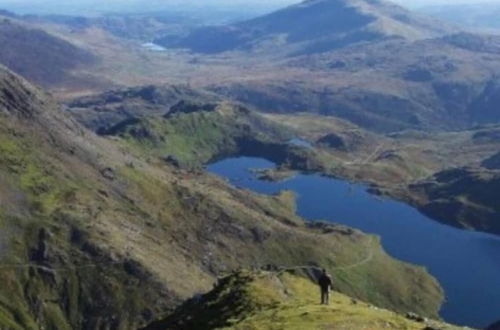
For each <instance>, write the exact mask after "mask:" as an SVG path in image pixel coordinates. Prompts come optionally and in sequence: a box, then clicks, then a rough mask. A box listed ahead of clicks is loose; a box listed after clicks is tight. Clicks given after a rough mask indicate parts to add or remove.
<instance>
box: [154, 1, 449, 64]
mask: <svg viewBox="0 0 500 330" xmlns="http://www.w3.org/2000/svg"><path fill="white" fill-rule="evenodd" d="M449 31H451V29H450V28H448V27H446V26H445V25H444V24H440V23H437V22H434V21H433V20H431V19H427V18H424V17H419V16H418V15H415V14H413V13H410V12H409V11H407V10H405V9H403V8H402V7H399V6H396V5H394V4H392V3H390V2H386V1H383V0H375V1H367V0H308V1H304V2H302V3H300V4H297V5H292V6H290V7H288V8H285V9H282V10H279V11H276V12H274V13H271V14H269V15H266V16H262V17H259V18H256V19H252V20H249V21H244V22H241V23H237V24H233V25H228V26H213V27H205V28H199V29H197V30H194V31H193V32H192V33H190V34H189V35H187V36H186V37H184V38H181V39H178V40H176V39H175V38H174V40H172V38H171V37H167V38H163V39H159V40H157V42H158V43H160V44H162V45H165V46H167V47H181V48H190V49H191V50H193V51H194V52H200V53H219V52H224V51H230V50H257V51H258V50H260V51H262V50H264V51H269V50H272V52H273V53H276V52H278V53H282V52H283V50H285V51H286V52H289V53H293V54H299V53H302V54H309V53H317V52H324V51H328V50H332V49H336V48H342V47H345V46H349V45H353V44H357V43H363V42H370V41H376V40H382V39H385V38H392V37H398V38H405V39H409V40H416V39H422V38H428V37H433V36H438V35H441V34H444V33H445V32H449Z"/></svg>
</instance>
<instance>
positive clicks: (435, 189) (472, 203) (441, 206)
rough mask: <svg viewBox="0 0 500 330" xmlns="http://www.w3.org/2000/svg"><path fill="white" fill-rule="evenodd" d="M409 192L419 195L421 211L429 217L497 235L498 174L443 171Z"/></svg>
mask: <svg viewBox="0 0 500 330" xmlns="http://www.w3.org/2000/svg"><path fill="white" fill-rule="evenodd" d="M410 189H411V191H412V192H413V193H415V194H416V195H417V196H421V198H422V199H419V200H418V204H419V205H421V207H420V209H421V210H422V212H424V213H426V214H429V215H430V216H431V217H433V218H435V219H438V220H441V221H443V222H445V223H447V224H450V225H453V226H457V227H461V228H467V229H473V230H480V231H486V232H490V233H494V234H500V221H499V219H498V214H499V213H500V206H499V204H498V193H499V192H500V173H499V172H498V171H487V170H484V169H481V168H460V169H451V170H446V171H443V172H440V173H437V174H436V175H435V176H434V177H433V178H432V179H431V180H428V181H424V182H421V183H418V184H415V185H412V186H411V187H410ZM417 199H418V198H417Z"/></svg>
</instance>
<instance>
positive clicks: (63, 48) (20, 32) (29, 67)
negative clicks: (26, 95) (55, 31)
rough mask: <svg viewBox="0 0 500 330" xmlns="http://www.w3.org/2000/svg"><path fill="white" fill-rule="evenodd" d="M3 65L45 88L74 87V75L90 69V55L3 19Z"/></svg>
mask: <svg viewBox="0 0 500 330" xmlns="http://www.w3.org/2000/svg"><path fill="white" fill-rule="evenodd" d="M0 45H1V47H0V64H3V65H5V66H6V67H8V68H9V69H11V70H12V71H14V72H16V73H18V74H20V75H22V76H23V77H25V78H27V79H29V80H31V81H32V82H35V83H37V84H40V85H43V86H54V85H59V86H60V85H63V84H71V83H72V82H74V80H75V78H73V77H72V76H71V71H72V70H75V69H78V68H81V67H82V66H90V65H92V64H94V63H95V62H96V61H97V58H96V57H95V56H94V55H93V54H91V53H90V52H88V51H86V50H83V49H81V48H78V47H77V46H75V45H73V44H71V43H69V42H67V41H65V40H63V39H61V38H58V37H56V36H54V35H51V34H49V33H47V32H45V31H43V30H41V29H39V28H36V27H33V26H31V25H29V24H26V23H24V22H21V21H18V20H17V19H13V18H5V17H4V18H2V17H0Z"/></svg>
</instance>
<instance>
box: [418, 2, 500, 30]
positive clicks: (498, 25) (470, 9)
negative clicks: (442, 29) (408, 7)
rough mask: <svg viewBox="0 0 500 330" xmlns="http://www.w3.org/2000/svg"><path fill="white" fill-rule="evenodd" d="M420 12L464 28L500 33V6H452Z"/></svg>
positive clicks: (433, 7) (421, 10)
mask: <svg viewBox="0 0 500 330" xmlns="http://www.w3.org/2000/svg"><path fill="white" fill-rule="evenodd" d="M419 11H420V12H422V13H424V14H427V15H432V16H434V17H436V18H438V19H442V20H444V21H448V22H451V23H454V24H457V25H460V26H461V27H464V28H473V29H483V30H484V29H486V30H491V31H492V32H495V30H496V31H498V32H500V19H499V17H500V4H495V3H488V4H484V3H482V4H452V5H441V6H429V7H424V8H421V9H420V10H419Z"/></svg>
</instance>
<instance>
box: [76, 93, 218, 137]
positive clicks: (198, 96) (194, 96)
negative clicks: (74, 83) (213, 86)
mask: <svg viewBox="0 0 500 330" xmlns="http://www.w3.org/2000/svg"><path fill="white" fill-rule="evenodd" d="M183 100H184V101H189V102H198V103H206V102H213V101H218V100H220V97H219V96H217V95H216V94H213V93H209V92H205V91H203V90H199V89H193V88H189V87H187V86H182V85H180V86H179V85H164V86H152V85H150V86H140V87H134V88H126V89H119V90H111V91H108V92H105V93H103V94H97V95H94V96H88V97H83V98H78V99H76V100H73V101H71V102H69V103H68V105H67V106H68V110H69V111H70V112H71V114H72V115H73V117H75V118H76V119H77V120H78V121H79V122H81V123H82V124H83V125H85V126H86V127H88V128H89V129H91V130H93V131H96V132H104V131H106V130H108V129H110V128H111V127H113V126H115V125H117V124H119V123H121V122H123V121H125V120H131V119H136V118H141V117H148V116H149V117H151V116H162V115H164V114H166V113H167V112H169V110H170V108H171V107H172V106H173V105H175V104H177V103H178V102H180V101H183Z"/></svg>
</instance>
